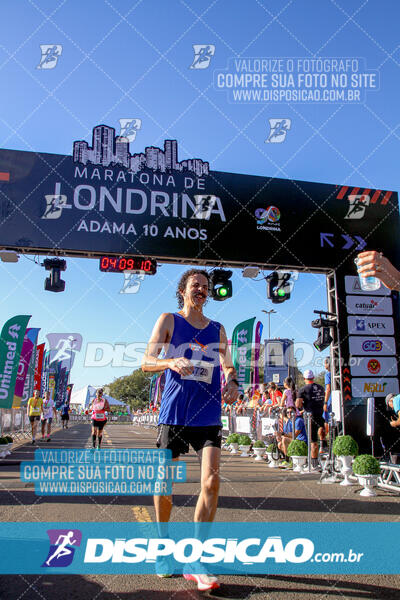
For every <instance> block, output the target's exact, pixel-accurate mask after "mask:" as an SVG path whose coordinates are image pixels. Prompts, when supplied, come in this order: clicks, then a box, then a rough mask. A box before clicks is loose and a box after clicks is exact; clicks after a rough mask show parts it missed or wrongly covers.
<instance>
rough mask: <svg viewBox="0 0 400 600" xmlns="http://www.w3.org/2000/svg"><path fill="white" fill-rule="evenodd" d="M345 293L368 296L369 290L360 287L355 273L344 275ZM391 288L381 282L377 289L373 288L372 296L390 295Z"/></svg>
mask: <svg viewBox="0 0 400 600" xmlns="http://www.w3.org/2000/svg"><path fill="white" fill-rule="evenodd" d="M344 282H345V288H346V294H362V295H363V296H370V295H371V292H367V291H365V290H362V289H361V285H360V279H359V278H358V276H357V275H345V278H344ZM390 294H391V290H389V289H388V288H387V287H385V286H384V285H382V284H381V287H380V288H379V290H374V296H390Z"/></svg>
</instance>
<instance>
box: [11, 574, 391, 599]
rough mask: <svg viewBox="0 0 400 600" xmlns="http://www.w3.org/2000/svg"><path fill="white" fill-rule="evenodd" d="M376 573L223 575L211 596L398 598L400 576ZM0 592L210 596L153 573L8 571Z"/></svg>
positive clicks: (72, 596)
mask: <svg viewBox="0 0 400 600" xmlns="http://www.w3.org/2000/svg"><path fill="white" fill-rule="evenodd" d="M376 577H378V579H382V580H383V579H384V577H383V576H374V575H363V576H361V575H358V576H351V575H347V576H339V577H338V578H335V576H331V577H329V576H327V577H326V578H324V577H320V576H312V575H309V576H306V577H305V576H287V575H270V576H252V577H234V580H235V581H234V582H233V581H232V580H230V581H229V579H228V578H227V577H224V578H223V580H222V582H221V587H220V589H219V590H215V591H213V592H212V593H210V594H208V595H206V597H209V598H221V599H223V598H225V599H226V600H228V599H232V600H234V599H237V600H250V599H254V600H280V599H282V600H283V599H284V598H285V599H286V600H288V599H289V600H292V599H297V600H309V599H310V598H313V599H315V600H317V599H318V600H322V599H323V598H327V597H338V598H339V597H340V598H342V599H343V598H347V599H349V598H351V599H352V600H397V599H398V598H399V591H398V583H399V580H400V578H399V576H391V577H390V578H388V582H390V583H392V585H379V584H374V583H373V582H372V579H373V578H376ZM240 580H242V581H243V583H241V581H240ZM368 580H371V583H368ZM385 583H386V580H385ZM0 597H1V598H2V600H16V598H27V600H28V599H29V600H36V599H38V600H39V599H40V600H43V598H46V599H47V598H57V600H93V598H99V599H100V598H101V599H103V598H104V600H114V599H118V600H197V599H200V598H204V597H205V595H204V594H202V593H200V592H197V590H196V589H194V587H193V586H190V585H189V584H188V583H187V582H185V581H184V580H183V579H182V578H180V577H174V578H171V579H168V580H159V579H157V577H155V576H148V575H147V576H145V575H94V576H89V575H85V576H80V575H48V576H46V575H44V576H42V575H12V576H11V575H10V576H9V575H4V576H1V577H0Z"/></svg>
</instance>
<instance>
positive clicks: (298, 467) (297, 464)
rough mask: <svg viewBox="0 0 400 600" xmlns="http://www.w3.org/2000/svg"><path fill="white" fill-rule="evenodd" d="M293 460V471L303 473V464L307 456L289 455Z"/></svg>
mask: <svg viewBox="0 0 400 600" xmlns="http://www.w3.org/2000/svg"><path fill="white" fill-rule="evenodd" d="M290 458H291V459H292V461H293V472H294V473H303V468H304V465H305V464H306V461H307V456H291V457H290Z"/></svg>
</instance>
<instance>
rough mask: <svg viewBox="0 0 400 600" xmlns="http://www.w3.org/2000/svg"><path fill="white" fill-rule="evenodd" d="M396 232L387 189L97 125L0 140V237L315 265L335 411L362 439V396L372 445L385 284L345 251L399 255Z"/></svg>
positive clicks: (105, 250) (390, 351)
mask: <svg viewBox="0 0 400 600" xmlns="http://www.w3.org/2000/svg"><path fill="white" fill-rule="evenodd" d="M398 231H399V208H398V197H397V194H396V193H395V192H391V191H386V190H375V189H365V188H358V187H351V186H350V187H348V186H341V185H331V184H321V183H310V182H305V181H294V180H284V179H277V178H270V177H259V176H252V175H242V174H235V173H225V172H218V171H210V170H209V164H208V163H207V162H205V161H203V160H201V159H198V158H191V159H186V160H183V161H178V144H177V141H176V140H166V141H165V143H164V147H163V148H156V147H147V148H145V151H144V152H142V153H137V154H131V153H130V150H129V140H128V139H127V138H123V137H116V136H115V130H114V129H113V128H112V127H108V126H105V125H99V126H97V127H95V128H94V129H93V137H92V142H91V145H89V144H88V143H87V142H86V141H76V142H74V145H73V154H72V156H64V155H59V154H44V153H34V152H22V151H15V150H0V246H1V247H3V248H5V249H10V250H15V251H16V252H20V253H34V254H51V255H59V256H78V257H88V258H94V257H97V256H100V255H104V254H115V255H118V256H119V255H132V256H138V255H139V256H145V257H152V258H156V259H158V260H159V261H162V262H173V263H186V264H187V263H189V264H199V265H205V266H207V265H208V266H214V265H219V266H226V267H228V266H233V267H243V266H245V265H257V266H259V267H261V268H264V269H273V268H278V267H280V268H285V269H295V270H299V271H303V272H318V273H325V274H326V276H327V285H328V310H329V311H330V312H332V313H335V314H336V315H337V320H338V328H337V339H335V340H334V344H333V347H332V349H331V352H332V356H333V358H334V359H335V361H334V362H335V366H334V372H333V374H334V378H333V386H332V387H333V389H336V390H339V391H340V400H341V406H342V410H341V412H342V415H341V417H342V424H344V429H345V432H346V433H350V434H352V435H354V436H355V437H356V438H357V440H362V439H363V438H364V444H362V445H363V446H364V448H363V449H364V450H367V451H370V445H369V444H367V443H366V439H365V431H366V418H367V409H366V406H367V398H368V397H374V398H375V437H376V445H375V447H376V448H377V449H378V453H379V448H380V445H379V438H380V437H382V438H383V439H384V443H385V445H386V446H387V449H389V448H391V449H392V450H393V449H394V446H393V444H395V442H396V441H397V439H398V437H399V436H398V433H397V432H396V431H395V430H394V429H393V428H391V427H390V426H389V424H388V419H387V413H386V411H385V407H384V397H385V395H386V394H387V393H389V392H394V393H399V391H400V390H399V373H398V364H397V355H398V353H399V334H398V332H399V305H398V294H397V293H394V292H392V293H390V292H389V290H387V289H386V288H384V287H383V286H381V288H380V289H379V290H378V291H377V292H373V294H370V293H366V292H362V291H361V290H360V288H359V285H358V278H357V276H356V272H355V267H354V262H353V261H354V257H355V256H356V254H358V252H360V251H361V250H363V249H364V248H366V249H376V250H379V251H382V252H383V253H384V254H385V256H387V257H388V258H389V260H391V261H392V262H394V264H396V265H397V266H398V265H399V264H400V253H399V244H398V242H397V238H398V235H397V233H398ZM316 308H320V307H316ZM396 445H397V444H396ZM398 452H400V449H398Z"/></svg>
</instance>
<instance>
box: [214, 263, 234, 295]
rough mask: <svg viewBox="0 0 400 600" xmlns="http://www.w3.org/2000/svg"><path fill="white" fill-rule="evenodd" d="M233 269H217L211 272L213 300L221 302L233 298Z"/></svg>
mask: <svg viewBox="0 0 400 600" xmlns="http://www.w3.org/2000/svg"><path fill="white" fill-rule="evenodd" d="M231 277H232V271H227V270H225V269H215V271H212V272H211V274H210V283H211V290H210V295H211V297H212V299H213V300H217V301H218V302H221V301H222V300H227V299H228V298H232V281H230V278H231Z"/></svg>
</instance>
